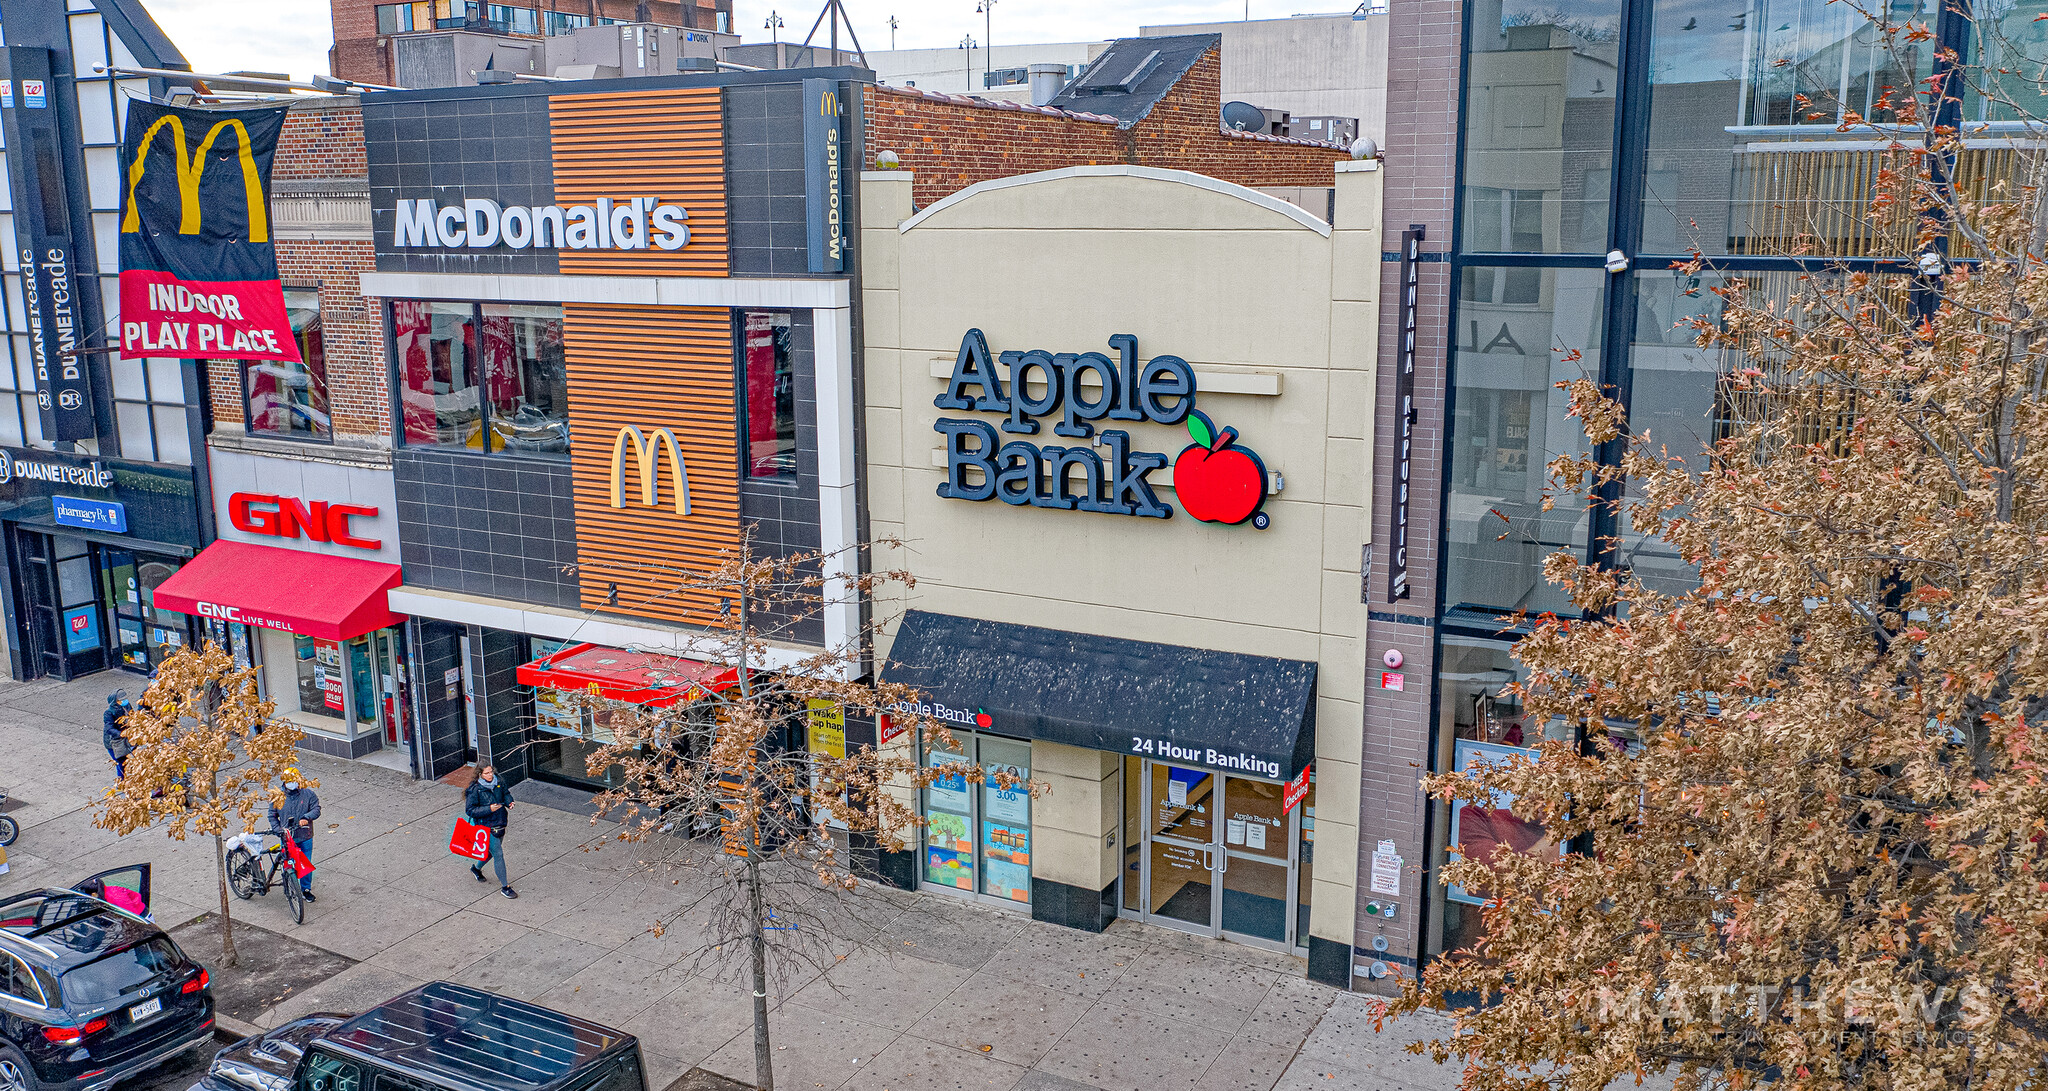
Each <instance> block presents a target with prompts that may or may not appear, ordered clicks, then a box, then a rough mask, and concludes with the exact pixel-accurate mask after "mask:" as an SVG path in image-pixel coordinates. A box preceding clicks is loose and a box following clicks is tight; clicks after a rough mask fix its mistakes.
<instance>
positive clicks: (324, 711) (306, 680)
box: [292, 636, 346, 720]
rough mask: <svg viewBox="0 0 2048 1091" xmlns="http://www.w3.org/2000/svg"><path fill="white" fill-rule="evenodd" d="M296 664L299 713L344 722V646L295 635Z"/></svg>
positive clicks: (293, 643)
mask: <svg viewBox="0 0 2048 1091" xmlns="http://www.w3.org/2000/svg"><path fill="white" fill-rule="evenodd" d="M292 661H293V665H294V667H295V672H296V674H297V678H298V684H299V685H298V689H299V711H300V712H305V713H310V714H312V715H314V716H326V717H329V718H330V719H335V720H340V719H343V718H344V715H343V709H344V708H345V707H346V705H345V700H346V699H345V698H344V697H343V696H342V692H341V686H342V677H341V645H340V644H339V643H337V642H336V641H332V640H320V639H317V638H314V637H310V636H294V637H292Z"/></svg>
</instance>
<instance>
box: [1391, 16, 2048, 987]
mask: <svg viewBox="0 0 2048 1091" xmlns="http://www.w3.org/2000/svg"><path fill="white" fill-rule="evenodd" d="M1873 10H1876V11H1878V12H1881V13H1882V14H1883V16H1884V17H1885V18H1887V19H1890V20H1892V21H1895V22H1905V21H1911V22H1915V23H1922V24H1925V25H1926V27H1927V28H1928V30H1930V31H1931V32H1933V38H1932V40H1920V41H1915V40H1913V39H1914V37H1915V36H1913V35H1906V34H1899V35H1895V36H1892V37H1891V38H1890V39H1889V40H1887V38H1886V36H1885V35H1883V34H1881V33H1879V32H1878V31H1877V30H1876V29H1875V28H1874V27H1873V26H1872V25H1871V24H1870V23H1869V22H1868V20H1867V18H1866V17H1865V16H1864V15H1863V14H1859V12H1858V10H1857V9H1856V8H1854V7H1850V6H1845V5H1842V4H1834V3H1827V2H1825V0H1738V2H1737V4H1736V5H1735V6H1734V7H1732V8H1731V7H1729V6H1728V5H1726V4H1718V5H1717V4H1709V3H1707V2H1706V0H1481V2H1476V3H1473V4H1470V5H1467V6H1466V8H1465V12H1466V18H1467V20H1468V23H1467V26H1466V34H1465V41H1466V42H1467V50H1468V52H1467V55H1466V57H1465V68H1464V102H1463V121H1462V129H1461V132H1460V135H1459V140H1460V154H1459V199H1458V203H1457V217H1458V219H1457V224H1456V229H1455V232H1454V235H1455V238H1454V241H1453V247H1452V254H1451V260H1452V263H1453V270H1452V271H1453V278H1452V283H1453V284H1454V285H1456V291H1455V296H1454V299H1453V304H1452V308H1451V322H1452V331H1453V337H1452V338H1451V342H1452V345H1453V346H1454V347H1453V351H1452V358H1451V390H1450V396H1449V403H1450V404H1449V407H1448V410H1447V420H1446V425H1447V429H1446V431H1447V435H1446V438H1445V444H1446V447H1447V450H1446V452H1445V455H1446V457H1445V464H1446V470H1447V472H1446V477H1445V482H1444V488H1445V490H1446V496H1445V522H1444V526H1443V529H1442V534H1443V538H1444V544H1443V549H1442V555H1443V562H1442V563H1443V569H1442V573H1441V579H1440V580H1439V587H1440V589H1441V590H1440V595H1441V601H1440V603H1439V606H1440V609H1441V614H1442V624H1441V626H1440V628H1439V633H1440V641H1441V643H1440V651H1441V654H1440V656H1439V670H1440V674H1439V677H1438V690H1439V693H1440V695H1441V698H1440V699H1441V700H1442V701H1443V702H1444V703H1443V705H1442V706H1441V707H1440V710H1439V711H1440V717H1439V719H1440V725H1439V738H1438V739H1437V740H1436V741H1437V745H1436V746H1435V748H1434V754H1435V758H1434V764H1435V768H1437V769H1439V770H1451V769H1456V768H1460V767H1462V766H1461V765H1460V764H1459V763H1460V762H1461V761H1464V760H1468V759H1471V758H1472V757H1473V756H1475V755H1481V754H1482V751H1484V750H1485V748H1488V747H1492V748H1501V747H1507V748H1515V747H1516V746H1517V745H1518V744H1517V742H1516V740H1513V739H1509V738H1508V737H1507V736H1508V734H1509V732H1510V725H1509V723H1508V720H1509V719H1511V718H1512V717H1503V716H1502V715H1501V710H1502V709H1503V708H1505V707H1507V706H1506V704H1505V703H1504V702H1503V698H1502V697H1501V694H1500V687H1501V686H1502V685H1503V684H1505V683H1506V682H1509V681H1512V680H1513V678H1514V674H1515V671H1516V670H1517V669H1518V668H1516V667H1515V665H1514V661H1513V655H1512V650H1513V643H1512V637H1513V635H1514V632H1513V630H1512V629H1511V628H1510V627H1509V626H1506V625H1504V624H1503V622H1502V618H1503V617H1504V616H1506V615H1510V614H1513V613H1515V612H1518V611H1528V612H1530V613H1537V612H1542V611H1559V612H1565V611H1568V610H1569V609H1570V604H1569V603H1568V602H1567V601H1566V599H1565V598H1564V596H1563V595H1562V593H1560V592H1559V591H1558V590H1557V589H1556V588H1554V587H1551V586H1550V585H1549V584H1547V583H1546V582H1545V581H1544V579H1543V577H1542V572H1541V568H1542V564H1543V561H1544V558H1545V557H1547V556H1548V555H1550V554H1552V553H1556V552H1560V551H1562V552H1565V553H1568V554H1571V555H1573V556H1575V557H1579V558H1582V559H1585V560H1589V561H1593V562H1597V563H1602V564H1608V565H1627V566H1630V567H1632V568H1633V569H1634V570H1635V571H1636V572H1637V573H1638V574H1639V575H1641V576H1642V577H1643V578H1644V579H1645V580H1646V581H1648V582H1649V583H1650V584H1651V585H1652V586H1657V587H1660V588H1662V589H1664V590H1667V591H1682V590H1684V589H1685V588H1686V587H1688V586H1690V585H1691V584H1692V582H1693V581H1694V579H1695V578H1696V576H1695V573H1694V572H1692V571H1691V570H1690V569H1689V568H1688V567H1687V566H1686V565H1685V564H1683V563H1682V562H1681V561H1680V560H1679V558H1678V557H1677V556H1676V555H1675V553H1674V552H1673V551H1672V550H1670V549H1669V548H1668V547H1666V546H1664V545H1663V543H1661V542H1657V541H1654V540H1650V539H1647V538H1645V537H1644V536H1642V535H1640V534H1636V533H1633V532H1632V531H1631V529H1630V528H1629V526H1628V522H1627V518H1626V515H1625V513H1612V512H1606V511H1600V510H1589V509H1588V508H1587V507H1586V506H1584V505H1572V504H1570V503H1568V502H1566V501H1565V499H1564V498H1560V499H1559V502H1558V503H1557V504H1556V505H1555V506H1554V508H1553V509H1552V510H1550V511H1548V512H1546V511H1543V510H1542V499H1543V494H1544V491H1545V486H1546V484H1547V481H1546V473H1545V464H1546V463H1547V462H1548V461H1549V460H1550V459H1552V458H1554V457H1556V456H1558V455H1560V454H1565V453H1576V452H1581V451H1585V450H1587V449H1588V448H1587V444H1586V441H1585V437H1584V434H1583V432H1582V431H1581V430H1580V428H1579V426H1578V422H1577V421H1576V420H1575V419H1573V418H1570V417H1568V416H1567V415H1566V405H1565V401H1564V395H1563V393H1562V392H1561V391H1559V390H1558V389H1557V388H1556V384H1557V383H1559V382H1562V381H1566V380H1569V379H1576V378H1580V377H1590V378H1594V379H1597V380H1598V381H1599V382H1601V383H1602V384H1603V386H1604V387H1605V388H1606V389H1608V390H1609V391H1611V392H1612V393H1613V394H1614V396H1615V397H1617V398H1619V399H1621V400H1622V402H1623V404H1624V405H1625V406H1626V407H1627V409H1628V413H1629V421H1630V425H1631V427H1632V428H1633V429H1635V430H1636V431H1638V432H1646V433H1648V435H1649V436H1650V437H1651V438H1652V440H1653V441H1655V442H1656V443H1657V444H1658V445H1659V446H1661V447H1662V448H1663V449H1664V450H1665V452H1666V454H1667V455H1669V456H1672V457H1681V458H1688V459H1697V458H1699V456H1700V455H1701V453H1702V452H1704V450H1705V449H1706V447H1707V446H1708V445H1709V444H1711V443H1712V442H1713V441H1714V440H1716V439H1718V438H1720V437H1722V436H1725V435H1726V434H1728V431H1729V430H1730V429H1731V428H1734V427H1736V426H1738V425H1739V424H1740V423H1741V422H1742V421H1743V420H1745V419H1749V418H1750V417H1752V416H1753V415H1754V414H1755V413H1757V412H1759V411H1761V407H1760V406H1757V405H1754V404H1750V403H1749V402H1747V401H1745V400H1743V399H1742V398H1738V397H1734V396H1732V395H1731V394H1730V392H1729V390H1728V388H1727V386H1726V385H1725V383H1724V381H1723V376H1724V375H1725V374H1726V373H1727V371H1728V369H1729V366H1730V361H1729V360H1728V359H1726V358H1725V355H1724V353H1723V352H1722V351H1721V350H1719V349H1702V348H1700V347H1699V346H1698V343H1697V336H1698V332H1699V331H1698V329H1697V328H1695V326H1694V322H1695V320H1704V321H1706V322H1709V323H1711V322H1714V321H1717V320H1718V318H1719V315H1720V312H1721V308H1722V300H1721V298H1720V297H1719V296H1717V295H1716V294H1715V291H1714V290H1715V289H1716V288H1719V287H1723V286H1725V285H1726V284H1728V283H1729V282H1730V281H1731V280H1735V279H1739V280H1740V281H1742V282H1743V283H1744V285H1745V289H1744V290H1745V291H1747V292H1750V293H1752V294H1761V295H1764V296H1767V297H1770V298H1777V299H1782V298H1784V297H1785V296H1787V295H1789V294H1790V293H1791V292H1793V291H1794V290H1796V289H1797V287H1798V283H1799V277H1800V276H1801V275H1802V273H1810V272H1812V271H1814V270H1816V269H1817V268H1820V267H1823V266H1826V265H1828V264H1829V263H1835V264H1836V265H1840V264H1847V265H1848V266H1850V267H1853V268H1857V269H1863V270H1875V271H1880V272H1882V271H1884V270H1885V269H1886V267H1887V263H1889V262H1893V261H1899V260H1901V259H1910V258H1911V256H1912V254H1911V249H1912V248H1911V245H1910V239H1909V237H1908V234H1909V232H1908V231H1907V230H1905V229H1883V228H1880V226H1879V225H1876V224H1873V223H1872V222H1871V221H1870V219H1869V217H1868V216H1866V215H1865V214H1864V212H1863V209H1864V207H1865V205H1866V203H1867V202H1868V201H1869V199H1870V197H1871V196H1872V194H1873V186H1874V185H1875V184H1876V183H1877V178H1878V173H1879V172H1880V171H1881V170H1883V169H1885V168H1886V167H1895V166H1899V165H1902V164H1903V165H1904V166H1906V167H1908V168H1910V167H1911V166H1912V165H1913V162H1914V160H1913V157H1912V155H1911V153H1910V152H1908V153H1904V154H1903V158H1901V156H1902V153H1900V152H1897V151H1894V150H1891V149H1890V147H1889V146H1888V145H1889V144H1890V142H1889V141H1886V140H1879V139H1875V138H1874V137H1875V135H1876V134H1874V133H1872V132H1871V131H1870V130H1869V129H1868V128H1863V129H1861V130H1860V131H1859V130H1858V129H1857V128H1856V126H1857V123H1858V120H1859V119H1863V118H1869V119H1872V120H1874V121H1876V122H1878V123H1880V124H1882V123H1885V122H1886V121H1888V120H1889V117H1890V115H1889V113H1888V105H1887V104H1888V102H1889V101H1890V100H1892V99H1894V98H1896V97H1897V96H1899V95H1902V94H1910V93H1912V92H1913V91H1914V90H1915V89H1916V88H1917V87H1919V86H1922V85H1924V81H1925V80H1926V79H1927V78H1928V77H1929V76H1930V75H1931V74H1933V73H1934V72H1935V70H1936V65H1937V63H1946V62H1941V61H1940V60H1939V58H1938V51H1939V49H1940V46H1941V43H1944V42H1953V43H1960V44H1961V50H1962V60H1963V62H1964V63H1965V65H1966V67H1965V69H1964V71H1963V74H1962V75H1963V85H1964V87H1965V88H1966V89H1967V90H1966V92H1965V101H1964V103H1963V106H1962V114H1963V120H1965V121H1966V122H1971V123H1976V127H1973V128H1971V129H1970V130H1969V134H1970V143H1969V144H1968V146H1967V147H1966V148H1965V149H1964V151H1963V153H1962V155H1961V156H1960V157H1959V161H1958V164H1957V169H1956V177H1957V179H1958V183H1957V184H1958V186H1959V187H1962V188H1965V189H1970V190H1981V189H1982V188H1983V187H1985V186H1986V185H1988V184H1989V181H1991V180H1995V179H1996V178H1998V177H2002V176H2003V175H2002V174H2001V172H2005V173H2006V174H2010V173H2012V172H2014V171H2015V170H2017V169H2018V165H2019V164H2021V152H2020V151H2018V150H2015V147H2014V145H2013V144H2012V142H2011V140H2010V138H2009V137H2008V136H2001V135H2000V134H2001V133H2004V132H2006V131H2008V130H2015V129H2017V128H2018V127H2019V126H2018V125H2016V124H2015V123H2014V122H2012V120H2011V119H2012V118H2014V117H2015V116H2016V115H2017V114H2018V112H2019V111H2020V109H2021V107H2028V108H2030V112H2031V113H2032V114H2034V115H2037V116H2039V115H2048V107H2042V106H2039V105H2037V104H2038V103H2039V102H2040V101H2041V100H2040V96H2039V93H2038V88H2037V87H2036V86H2035V85H2034V84H2033V83H2032V82H2027V83H2026V86H2024V87H2020V86H2018V85H2017V84H2014V83H2013V81H2014V80H2015V79H2017V77H2015V76H2013V73H2014V72H2019V71H2021V70H2022V69H2024V70H2025V71H2035V70H2038V69H2039V68H2040V67H2041V65H2042V62H2043V59H2044V58H2048V31H2044V30H2043V28H2044V27H2048V22H2036V21H2035V19H2036V17H2037V16H2038V15H2040V14H2041V13H2042V12H2043V11H2048V0H2004V2H2003V3H2002V4H1994V5H1992V6H1990V7H1981V6H1980V7H1979V9H1978V10H1979V12H1980V15H1981V18H1982V19H1983V23H1982V24H1981V25H1980V26H1977V27H1974V28H1973V27H1971V26H1970V25H1969V24H1968V21H1967V16H1966V15H1965V14H1964V12H1963V9H1961V8H1959V7H1958V6H1956V5H1943V4H1940V3H1938V2H1937V0H1880V2H1879V4H1878V5H1877V6H1876V8H1875V9H1873ZM2022 60H2023V61H2024V62H2025V63H2024V65H2022V64H2021V63H2020V61H2022ZM1987 73H1988V75H1987ZM1844 125H1847V126H1849V129H1848V131H1838V129H1840V128H1841V127H1842V126H1844ZM2000 126H2003V127H2004V128H2000ZM1911 226H1912V225H1910V224H1909V225H1905V227H1906V228H1910V227H1911ZM1610 250H1619V251H1621V252H1622V254H1623V255H1624V256H1625V257H1626V258H1627V259H1628V260H1629V262H1630V267H1629V268H1628V269H1626V270H1625V271H1623V272H1621V273H1609V272H1607V271H1606V269H1605V268H1604V264H1605V259H1606V255H1607V254H1608V252H1609V251H1610ZM1695 253H1698V254H1701V255H1703V256H1705V257H1706V258H1707V259H1708V260H1709V261H1710V262H1711V263H1712V268H1710V269H1707V270H1703V271H1701V272H1700V273H1698V274H1688V273H1682V272H1679V271H1676V270H1674V269H1673V265H1674V264H1675V263H1677V262H1679V261H1682V260H1684V259H1686V258H1689V257H1691V256H1692V255H1693V254H1695ZM1751 400H1752V401H1753V399H1751ZM1489 708H1490V709H1491V710H1492V711H1491V712H1490V713H1489V711H1488V709H1489ZM1489 716H1491V718H1490V719H1489ZM1512 726H1513V727H1514V728H1515V734H1518V735H1520V736H1521V737H1522V739H1523V740H1524V741H1523V742H1522V743H1521V745H1525V746H1526V745H1533V744H1534V742H1535V741H1536V737H1537V735H1538V734H1540V732H1538V731H1537V730H1536V729H1534V728H1532V727H1530V726H1529V725H1526V724H1515V725H1512ZM1496 734H1497V735H1498V736H1499V737H1496ZM1440 812H1441V809H1440ZM1456 817H1458V816H1453V815H1451V814H1449V813H1448V812H1441V813H1438V814H1437V815H1435V816H1434V818H1433V822H1432V827H1431V828H1432V831H1433V832H1432V835H1431V837H1432V840H1431V844H1430V846H1429V848H1430V852H1429V857H1428V859H1429V863H1430V866H1431V867H1432V868H1437V867H1441V866H1442V863H1443V861H1444V859H1445V855H1446V852H1447V849H1448V846H1449V845H1451V844H1453V843H1454V838H1455V836H1456V835H1454V834H1453V832H1452V826H1453V825H1455V824H1457V823H1454V822H1453V819H1454V818H1456ZM1468 832H1469V831H1468ZM1510 832H1512V831H1510ZM1516 836H1519V835H1516ZM1509 839H1510V840H1514V839H1515V838H1514V837H1510V838H1509ZM1427 889H1428V890H1429V891H1430V893H1429V898H1430V900H1431V906H1432V908H1431V909H1430V911H1429V914H1428V919H1429V924H1430V936H1429V941H1428V948H1427V953H1428V954H1429V955H1432V956H1433V955H1435V954H1437V953H1440V952H1442V951H1443V950H1446V949H1447V948H1454V947H1457V946H1459V945H1460V944H1462V943H1465V942H1469V940H1470V939H1471V938H1472V936H1473V935H1474V933H1473V932H1472V929H1473V928H1475V927H1476V914H1475V913H1473V912H1471V909H1470V906H1469V905H1468V904H1467V902H1460V901H1459V900H1457V899H1456V898H1450V899H1446V897H1445V892H1444V891H1443V890H1442V889H1441V888H1440V887H1438V886H1437V885H1436V884H1435V882H1434V878H1433V877H1432V880H1431V882H1430V883H1429V884H1428V886H1427Z"/></svg>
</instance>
